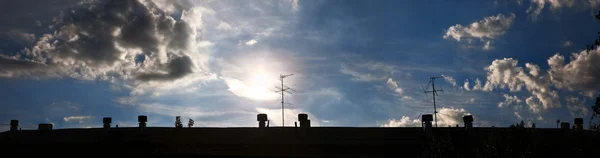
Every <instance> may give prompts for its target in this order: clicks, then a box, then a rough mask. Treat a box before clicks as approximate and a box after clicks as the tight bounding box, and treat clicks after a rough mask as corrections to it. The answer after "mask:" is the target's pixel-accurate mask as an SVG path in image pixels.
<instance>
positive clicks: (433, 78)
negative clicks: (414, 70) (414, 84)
mask: <svg viewBox="0 0 600 158" xmlns="http://www.w3.org/2000/svg"><path fill="white" fill-rule="evenodd" d="M437 78H442V77H430V78H429V83H427V89H425V88H423V86H421V88H423V92H425V94H427V93H432V95H433V116H434V122H435V127H438V124H437V113H438V112H437V107H436V105H435V96H437V95H438V93H437V92H442V93H443V92H444V90H443V89H439V90H438V89H435V79H437ZM429 84H431V88H432V90H430V91H428V89H429Z"/></svg>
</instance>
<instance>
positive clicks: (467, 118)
mask: <svg viewBox="0 0 600 158" xmlns="http://www.w3.org/2000/svg"><path fill="white" fill-rule="evenodd" d="M463 121H464V123H465V127H466V128H473V115H465V116H463Z"/></svg>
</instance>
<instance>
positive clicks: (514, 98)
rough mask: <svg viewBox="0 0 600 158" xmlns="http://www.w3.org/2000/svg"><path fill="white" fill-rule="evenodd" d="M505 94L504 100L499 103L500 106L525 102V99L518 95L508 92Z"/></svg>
mask: <svg viewBox="0 0 600 158" xmlns="http://www.w3.org/2000/svg"><path fill="white" fill-rule="evenodd" d="M503 96H504V101H503V102H500V103H498V107H499V108H502V107H506V106H510V105H516V106H518V105H521V104H522V103H523V100H521V99H519V98H518V97H517V96H511V95H508V94H504V95H503Z"/></svg>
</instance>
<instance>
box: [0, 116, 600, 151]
mask: <svg viewBox="0 0 600 158" xmlns="http://www.w3.org/2000/svg"><path fill="white" fill-rule="evenodd" d="M431 117H432V115H431V114H425V115H423V117H422V125H423V126H422V127H410V128H404V127H397V128H383V127H369V128H362V127H360V128H359V127H310V120H309V119H308V115H306V114H299V115H298V121H299V122H300V123H299V124H300V126H299V127H268V125H265V122H266V121H267V120H268V119H267V116H266V114H258V115H257V121H258V125H257V127H245V128H242V127H232V128H208V127H202V128H200V127H194V128H170V127H146V122H147V117H146V116H143V115H142V116H139V117H138V121H139V126H138V127H119V128H113V127H112V126H111V123H112V119H111V118H108V117H107V118H104V119H103V123H104V126H103V128H91V129H52V124H40V126H39V129H38V130H18V129H17V127H18V126H19V125H18V124H19V123H18V120H12V121H11V130H10V131H6V132H3V133H0V144H1V146H2V148H1V149H0V150H1V152H2V153H3V154H4V155H18V156H23V157H27V156H37V155H39V156H78V157H81V156H86V155H87V156H94V157H95V156H111V157H117V156H136V157H175V156H195V157H198V156H200V157H202V156H204V157H559V155H565V156H569V157H584V156H585V157H587V156H588V155H589V156H592V157H594V154H596V155H597V152H598V151H600V150H599V149H600V148H599V145H598V143H599V142H600V141H599V139H598V138H599V137H598V134H597V133H594V132H592V131H588V130H584V129H582V128H579V127H582V123H583V120H582V119H581V118H576V119H574V122H575V123H574V125H575V126H576V127H575V128H570V127H569V125H568V123H566V122H564V123H566V126H562V124H561V128H524V127H520V126H512V127H509V128H498V127H491V128H484V127H473V126H472V124H473V122H474V121H476V120H473V117H472V116H470V115H469V116H465V117H464V118H463V120H464V121H465V122H464V125H465V126H463V127H440V128H434V127H432V124H431V120H432V118H431Z"/></svg>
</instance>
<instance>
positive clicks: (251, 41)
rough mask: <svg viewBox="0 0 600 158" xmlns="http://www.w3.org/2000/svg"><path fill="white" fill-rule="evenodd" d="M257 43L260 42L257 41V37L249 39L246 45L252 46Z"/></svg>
mask: <svg viewBox="0 0 600 158" xmlns="http://www.w3.org/2000/svg"><path fill="white" fill-rule="evenodd" d="M256 43H258V41H256V39H251V40H248V41H247V42H246V45H249V46H251V45H254V44H256Z"/></svg>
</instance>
